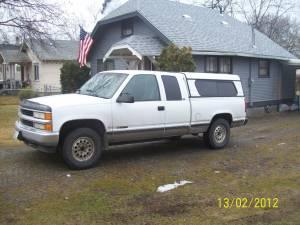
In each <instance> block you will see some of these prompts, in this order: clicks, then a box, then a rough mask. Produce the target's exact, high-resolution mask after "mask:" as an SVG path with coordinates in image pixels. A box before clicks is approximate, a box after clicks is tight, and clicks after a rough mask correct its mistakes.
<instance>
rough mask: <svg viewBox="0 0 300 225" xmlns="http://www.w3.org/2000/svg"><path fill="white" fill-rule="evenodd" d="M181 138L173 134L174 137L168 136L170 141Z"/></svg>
mask: <svg viewBox="0 0 300 225" xmlns="http://www.w3.org/2000/svg"><path fill="white" fill-rule="evenodd" d="M180 139H181V136H174V137H170V138H169V140H171V141H179V140H180Z"/></svg>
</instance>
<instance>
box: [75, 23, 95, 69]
mask: <svg viewBox="0 0 300 225" xmlns="http://www.w3.org/2000/svg"><path fill="white" fill-rule="evenodd" d="M92 44H93V39H92V37H91V36H90V35H89V34H88V33H87V32H86V31H85V30H84V29H82V27H80V46H79V55H78V63H79V64H80V67H83V66H84V65H86V58H87V54H88V53H89V51H90V48H91V46H92Z"/></svg>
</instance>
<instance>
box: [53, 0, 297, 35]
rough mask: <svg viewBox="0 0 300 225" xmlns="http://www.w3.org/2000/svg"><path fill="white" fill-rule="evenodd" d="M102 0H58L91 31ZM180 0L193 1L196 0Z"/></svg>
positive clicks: (294, 12) (115, 1) (114, 0)
mask: <svg viewBox="0 0 300 225" xmlns="http://www.w3.org/2000/svg"><path fill="white" fill-rule="evenodd" d="M58 1H59V0H58ZM103 1H104V0H60V1H59V3H60V4H62V7H63V9H64V10H65V11H66V13H68V14H70V15H71V18H73V19H72V23H73V24H81V25H82V26H84V27H85V29H86V30H87V31H89V32H91V31H92V30H93V27H94V26H95V23H96V21H97V20H99V19H100V18H101V14H98V18H95V17H96V16H97V13H98V12H99V10H101V8H102V4H103ZM126 1H127V0H112V1H111V3H110V4H109V8H108V9H107V12H109V11H111V10H113V9H114V8H117V7H118V6H120V5H121V4H122V3H124V2H126ZM140 1H142V0H140ZM180 1H182V2H186V3H193V2H196V1H197V0H180ZM200 1H201V0H199V1H198V2H200ZM292 1H295V4H296V7H295V8H294V9H293V10H292V11H290V12H289V13H290V15H291V16H293V17H295V18H297V19H298V20H299V21H300V0H291V2H292ZM240 19H242V18H240Z"/></svg>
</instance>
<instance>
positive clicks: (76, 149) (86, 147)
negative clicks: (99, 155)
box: [72, 137, 95, 162]
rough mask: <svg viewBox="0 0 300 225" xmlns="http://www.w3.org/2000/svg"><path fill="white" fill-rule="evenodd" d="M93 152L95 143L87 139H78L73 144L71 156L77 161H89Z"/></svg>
mask: <svg viewBox="0 0 300 225" xmlns="http://www.w3.org/2000/svg"><path fill="white" fill-rule="evenodd" d="M94 152H95V143H94V141H93V139H91V138H89V137H79V138H77V139H76V140H75V141H74V142H73V146H72V155H73V157H74V159H76V160H77V161H80V162H82V161H87V160H89V159H91V158H92V157H93V155H94Z"/></svg>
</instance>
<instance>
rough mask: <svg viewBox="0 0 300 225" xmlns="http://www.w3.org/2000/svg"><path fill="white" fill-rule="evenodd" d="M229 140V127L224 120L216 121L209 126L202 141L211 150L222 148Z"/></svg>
mask: <svg viewBox="0 0 300 225" xmlns="http://www.w3.org/2000/svg"><path fill="white" fill-rule="evenodd" d="M229 139H230V126H229V123H228V121H227V120H225V119H222V118H220V119H216V120H215V121H213V123H212V124H211V126H210V128H209V130H208V132H207V133H205V134H204V140H205V142H207V143H208V145H209V147H210V148H212V149H220V148H224V147H225V146H226V145H227V144H228V142H229Z"/></svg>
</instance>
